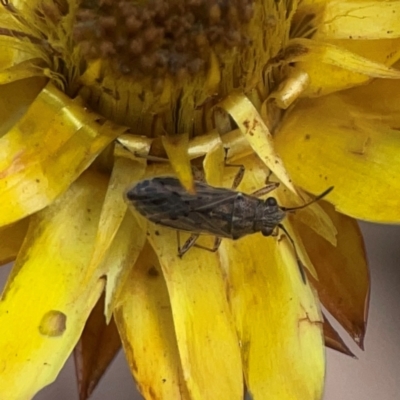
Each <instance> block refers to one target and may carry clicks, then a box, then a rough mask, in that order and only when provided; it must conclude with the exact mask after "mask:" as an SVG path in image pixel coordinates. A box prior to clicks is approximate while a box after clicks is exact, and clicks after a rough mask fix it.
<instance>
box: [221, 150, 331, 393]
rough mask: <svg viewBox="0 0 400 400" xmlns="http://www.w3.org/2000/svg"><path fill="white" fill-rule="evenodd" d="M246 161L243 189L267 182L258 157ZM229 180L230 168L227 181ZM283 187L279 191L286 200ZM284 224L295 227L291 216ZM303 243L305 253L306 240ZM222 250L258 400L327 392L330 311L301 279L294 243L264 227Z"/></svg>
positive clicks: (246, 362)
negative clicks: (326, 315) (325, 313)
mask: <svg viewBox="0 0 400 400" xmlns="http://www.w3.org/2000/svg"><path fill="white" fill-rule="evenodd" d="M238 161H240V163H241V164H243V165H244V166H245V167H246V173H245V175H244V178H243V181H242V184H241V186H240V188H241V190H243V192H245V193H251V192H252V191H254V190H256V189H259V188H260V187H262V186H263V184H264V182H265V176H266V173H265V167H264V168H263V166H262V165H260V164H261V162H260V161H259V160H257V157H255V156H254V155H253V156H251V157H245V158H242V159H239V160H238ZM229 181H230V180H229V175H228V174H226V175H225V182H226V184H228V182H229ZM283 191H284V189H282V188H279V189H278V190H276V191H274V192H273V194H272V195H273V196H276V197H278V199H279V202H280V203H281V202H282V200H281V199H282V196H281V195H280V194H281V193H282V192H283ZM286 192H287V190H286ZM292 197H294V196H292ZM284 225H285V226H286V227H287V229H288V230H289V231H290V232H293V230H292V229H291V226H290V221H288V220H285V221H284ZM294 236H295V235H294ZM297 246H299V244H297ZM261 250H262V251H261ZM298 250H299V253H300V256H302V255H303V253H302V247H299V249H298ZM220 254H221V262H222V266H223V269H224V270H226V271H227V274H228V281H229V282H228V283H229V285H228V288H229V293H230V295H229V299H230V303H231V308H232V313H233V315H234V317H235V321H236V327H237V330H238V332H239V338H240V341H241V347H242V359H243V364H244V372H245V377H246V384H247V387H248V389H249V391H250V392H251V394H252V396H253V398H254V400H257V399H265V398H271V399H279V400H284V399H297V398H299V399H300V398H301V399H304V400H308V399H319V398H320V395H321V391H322V384H323V376H324V350H323V348H324V344H323V337H322V318H321V315H320V313H319V307H318V305H317V299H316V297H315V295H314V293H313V292H312V290H311V289H310V287H309V285H305V284H304V283H303V282H302V280H301V277H300V273H299V268H298V265H297V262H295V260H294V255H293V248H292V246H291V244H290V242H289V241H288V240H287V239H284V238H283V237H282V238H281V239H280V240H278V241H277V240H276V239H274V238H271V237H270V238H266V237H263V236H261V235H260V233H256V234H253V235H250V236H248V237H245V238H241V239H239V240H237V241H231V240H228V239H225V240H223V241H222V244H221V250H220ZM304 262H305V263H307V265H308V266H309V267H310V264H309V263H308V260H304ZM310 268H312V265H311V267H310ZM311 270H312V269H311Z"/></svg>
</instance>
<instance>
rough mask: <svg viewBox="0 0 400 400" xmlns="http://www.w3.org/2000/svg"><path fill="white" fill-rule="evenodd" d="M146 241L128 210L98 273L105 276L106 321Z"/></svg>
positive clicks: (140, 228)
mask: <svg viewBox="0 0 400 400" xmlns="http://www.w3.org/2000/svg"><path fill="white" fill-rule="evenodd" d="M145 239H146V231H145V230H144V229H143V228H142V227H141V226H140V224H139V223H138V221H137V220H136V218H135V217H134V216H133V214H132V213H131V212H130V211H129V210H128V211H127V212H126V214H125V218H124V219H123V221H122V223H121V225H120V227H119V229H118V232H117V234H116V235H115V238H114V240H113V242H112V244H111V246H110V248H109V249H108V251H107V253H106V255H105V258H104V260H103V263H102V266H101V267H100V268H99V271H100V272H102V273H104V274H105V275H106V276H107V286H106V305H105V313H106V320H107V322H109V321H110V320H111V316H112V312H113V310H114V307H115V305H116V302H117V301H118V298H119V294H120V293H121V290H122V287H123V283H124V282H125V280H126V279H127V277H128V274H129V272H130V269H131V268H132V266H133V264H134V263H135V261H136V260H137V258H138V257H139V254H140V252H141V250H142V248H143V245H144V242H145Z"/></svg>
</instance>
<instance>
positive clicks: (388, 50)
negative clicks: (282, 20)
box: [275, 39, 400, 102]
mask: <svg viewBox="0 0 400 400" xmlns="http://www.w3.org/2000/svg"><path fill="white" fill-rule="evenodd" d="M399 43H400V42H399V40H390V41H350V40H347V41H346V40H334V41H330V42H318V41H314V40H307V39H295V40H293V41H291V43H290V45H289V46H288V48H287V50H286V51H287V53H288V54H289V59H288V60H287V61H289V60H291V61H292V62H293V61H295V60H297V61H298V62H297V63H296V67H295V70H294V72H293V73H292V74H293V75H294V76H295V75H296V74H299V73H300V72H303V73H304V72H306V73H307V75H308V78H309V79H308V86H306V87H303V86H301V85H300V86H299V85H298V83H297V81H295V82H294V83H292V85H291V86H292V87H293V88H296V87H297V86H299V88H298V96H300V95H301V96H302V97H315V96H323V95H326V94H328V93H331V92H334V91H338V90H343V89H347V88H350V87H353V86H357V85H361V84H362V83H366V82H368V81H369V80H371V77H381V78H389V79H399V76H400V72H399V71H398V70H396V69H394V68H390V67H388V65H391V64H393V63H394V62H395V61H396V60H397V59H398V58H399V57H400V51H399V50H398V49H399ZM327 76H329V79H326V77H327ZM289 89H290V90H292V91H293V89H292V88H291V87H290V86H289ZM290 90H288V89H286V91H284V92H283V93H282V94H281V95H280V96H279V95H275V96H276V97H278V100H280V101H281V102H283V100H281V97H283V98H284V97H286V96H287V94H286V92H288V91H289V92H290ZM300 90H301V91H300ZM278 93H279V91H278Z"/></svg>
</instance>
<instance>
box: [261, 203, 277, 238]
mask: <svg viewBox="0 0 400 400" xmlns="http://www.w3.org/2000/svg"><path fill="white" fill-rule="evenodd" d="M274 200H275V199H274ZM273 231H274V230H273V229H271V228H264V229H262V230H261V233H262V234H263V236H271V235H272V232H273Z"/></svg>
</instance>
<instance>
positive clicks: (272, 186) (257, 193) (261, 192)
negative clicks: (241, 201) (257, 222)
mask: <svg viewBox="0 0 400 400" xmlns="http://www.w3.org/2000/svg"><path fill="white" fill-rule="evenodd" d="M278 186H279V182H271V183H268V184H267V186H264V187H262V188H261V189H258V190H256V191H255V192H253V193H252V194H251V195H252V196H255V197H260V196H264V194H267V193H269V192H272V191H273V190H274V189H276V188H277V187H278Z"/></svg>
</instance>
